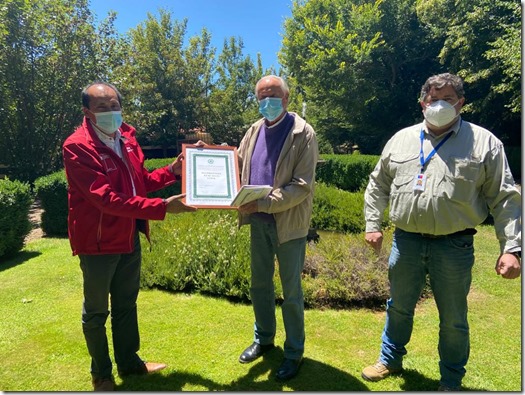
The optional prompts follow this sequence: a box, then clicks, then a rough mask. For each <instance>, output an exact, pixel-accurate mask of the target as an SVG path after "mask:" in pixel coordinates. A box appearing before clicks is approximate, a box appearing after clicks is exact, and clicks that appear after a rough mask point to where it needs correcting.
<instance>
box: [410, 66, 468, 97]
mask: <svg viewBox="0 0 525 395" xmlns="http://www.w3.org/2000/svg"><path fill="white" fill-rule="evenodd" d="M447 85H449V86H451V87H452V88H453V89H454V91H455V92H456V95H458V97H459V98H460V99H461V98H462V97H463V96H464V95H465V90H464V89H463V80H462V79H461V77H458V76H457V75H454V74H450V73H443V74H437V75H433V76H432V77H429V78H428V79H427V80H426V82H425V83H424V84H423V86H422V87H421V95H420V96H419V99H420V100H421V101H425V99H426V97H427V95H428V93H429V92H430V89H431V88H433V87H434V88H436V89H441V88H443V87H444V86H447Z"/></svg>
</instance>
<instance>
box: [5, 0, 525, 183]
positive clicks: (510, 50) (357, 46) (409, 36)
mask: <svg viewBox="0 0 525 395" xmlns="http://www.w3.org/2000/svg"><path fill="white" fill-rule="evenodd" d="M116 17H117V15H116V14H115V13H114V12H110V13H109V14H108V15H107V17H106V19H104V20H103V21H102V22H101V23H100V24H98V25H96V24H95V23H94V18H93V16H92V14H91V11H90V10H89V3H88V0H2V4H1V6H0V163H1V164H5V165H8V166H9V167H10V168H11V172H10V176H11V177H12V178H18V179H20V180H24V181H32V180H34V179H36V178H37V177H39V176H41V175H45V174H48V173H51V172H53V171H55V170H56V169H58V168H60V167H61V165H62V164H61V144H62V142H63V141H64V139H65V138H66V137H67V135H69V134H70V133H71V132H72V131H73V130H74V128H75V126H76V125H78V123H79V122H80V120H81V115H82V113H81V111H80V92H81V89H82V88H83V87H84V86H85V85H87V84H88V83H90V82H93V81H94V80H97V79H103V80H107V81H109V82H112V83H114V84H115V85H116V86H117V87H118V88H119V89H120V90H121V92H122V93H123V95H124V103H123V104H124V106H123V112H124V118H125V120H126V121H128V122H129V123H131V124H133V125H134V126H136V127H137V130H138V137H139V141H140V142H141V143H147V144H149V143H151V144H154V145H162V146H173V145H176V144H177V142H178V140H179V139H180V138H184V135H185V134H186V133H187V132H191V131H193V130H195V129H197V130H201V131H207V132H209V133H210V134H211V135H212V137H213V140H214V141H215V142H216V143H222V142H226V143H228V144H230V145H237V144H238V143H239V141H240V139H241V138H242V135H243V134H244V132H245V130H246V129H247V127H248V126H249V125H250V124H251V123H252V122H253V121H254V120H256V119H257V118H259V117H260V115H259V114H258V111H257V100H256V99H255V97H254V92H253V90H254V85H255V83H256V81H257V80H258V79H259V78H260V77H261V76H262V75H264V74H268V73H273V74H277V73H276V72H275V70H273V69H271V70H263V68H262V60H261V58H260V55H259V56H258V58H257V59H251V58H250V57H249V56H245V55H244V54H243V50H244V44H243V40H242V37H235V36H231V37H227V38H225V39H224V45H223V47H222V48H220V52H219V51H218V50H217V48H214V47H213V46H212V45H211V42H212V37H211V34H210V33H209V31H208V30H207V29H206V28H204V29H202V31H201V32H200V34H198V35H195V36H193V37H189V38H187V37H186V34H187V31H186V26H187V20H186V19H184V20H182V21H178V20H175V19H174V18H173V17H172V14H171V13H170V12H167V11H164V10H162V9H160V10H159V12H158V15H152V14H148V15H147V18H146V19H145V20H144V21H143V22H141V23H140V24H138V25H137V26H136V27H135V28H133V29H131V30H130V31H129V32H128V33H127V34H125V35H120V34H117V33H116V32H115V29H114V27H113V24H114V21H115V19H116ZM520 45H521V6H520V4H519V3H517V2H511V1H508V0H471V1H461V0H295V1H294V3H293V8H292V15H291V17H290V18H288V19H287V20H286V21H285V23H284V33H283V41H282V46H281V51H280V53H279V60H280V63H281V65H282V67H283V68H282V69H281V70H280V72H279V74H280V75H282V76H283V77H285V78H286V79H287V81H288V83H289V85H290V88H291V96H290V104H289V110H291V111H295V112H298V113H299V114H301V115H303V116H305V117H306V118H307V120H308V121H309V122H310V123H311V124H312V125H313V126H314V128H315V130H316V131H317V133H318V139H319V144H320V147H321V149H322V152H324V153H331V152H347V151H348V150H350V147H352V146H354V145H355V144H357V145H358V146H359V150H360V151H361V152H362V153H365V154H367V153H368V154H378V153H379V152H380V151H381V148H382V147H383V145H384V143H385V142H386V140H387V139H388V138H389V137H390V136H391V135H393V134H394V133H395V132H396V131H397V130H399V129H400V128H402V127H404V126H407V125H410V124H413V123H415V122H418V121H420V120H421V119H422V116H421V109H420V107H419V105H418V103H417V101H418V95H419V90H420V88H421V85H422V84H423V83H424V81H425V80H426V78H428V77H429V76H430V75H432V74H437V73H441V72H445V71H449V72H452V73H457V74H459V75H460V76H462V77H463V78H464V80H465V82H466V97H467V105H466V106H465V108H464V112H465V118H466V119H468V120H469V121H472V122H475V123H477V124H480V125H481V126H484V127H486V128H488V129H490V130H492V131H493V132H494V133H495V134H496V135H497V136H498V137H500V138H501V139H502V140H503V141H504V143H506V144H507V145H509V144H512V145H516V146H519V145H520V143H521V133H520V132H521V51H520V48H521V47H520Z"/></svg>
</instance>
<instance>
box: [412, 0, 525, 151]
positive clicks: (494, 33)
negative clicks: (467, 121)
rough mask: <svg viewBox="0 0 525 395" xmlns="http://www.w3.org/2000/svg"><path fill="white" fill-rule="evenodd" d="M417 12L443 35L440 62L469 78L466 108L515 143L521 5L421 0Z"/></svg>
mask: <svg viewBox="0 0 525 395" xmlns="http://www.w3.org/2000/svg"><path fill="white" fill-rule="evenodd" d="M417 12H418V15H419V18H420V20H421V22H422V23H423V24H425V25H426V26H428V27H429V28H430V31H431V34H432V35H434V36H435V37H444V38H445V40H444V43H443V46H442V48H441V49H440V52H439V53H438V54H437V57H438V58H439V60H440V62H441V63H442V64H443V65H444V66H445V67H446V68H447V69H449V70H451V71H453V72H455V73H457V74H458V75H460V76H461V77H462V78H463V79H464V80H465V82H466V83H467V89H466V97H467V104H466V105H465V107H464V111H465V112H466V113H468V114H469V116H470V117H471V118H472V119H473V120H474V121H476V122H477V123H479V124H481V125H482V126H485V127H487V128H489V129H492V130H494V131H495V133H496V134H497V135H498V136H499V137H500V138H502V139H503V140H504V142H508V143H511V144H514V145H520V141H521V133H520V130H521V103H520V102H521V48H520V44H521V5H520V4H519V3H518V2H513V1H506V0H471V1H457V0H424V1H423V0H418V5H417Z"/></svg>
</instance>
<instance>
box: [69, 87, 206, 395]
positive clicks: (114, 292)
mask: <svg viewBox="0 0 525 395" xmlns="http://www.w3.org/2000/svg"><path fill="white" fill-rule="evenodd" d="M121 105H122V97H121V95H120V93H119V91H118V90H117V89H116V88H115V87H114V86H113V85H111V84H108V83H106V82H95V83H93V84H90V85H88V86H87V87H86V88H84V90H83V91H82V107H83V108H82V111H83V112H84V120H83V122H82V125H81V126H80V127H79V128H78V129H77V130H76V131H75V132H74V133H73V134H71V135H70V136H69V137H68V138H67V139H66V141H65V142H64V145H63V156H64V166H65V169H66V175H67V180H68V184H69V188H68V205H69V215H68V233H69V240H70V244H71V248H72V250H73V255H78V256H79V258H80V267H81V269H82V273H83V278H84V285H83V287H84V302H83V309H82V329H83V332H84V337H85V339H86V343H87V348H88V351H89V354H90V355H91V375H92V383H93V387H94V389H95V391H111V390H113V389H114V387H115V382H114V379H113V375H112V369H113V368H112V362H111V359H110V356H109V347H108V339H107V335H106V327H105V324H106V320H107V317H108V315H109V309H108V308H109V304H108V298H109V295H111V329H112V335H113V336H112V337H113V350H114V356H115V362H116V364H117V370H118V373H119V375H120V376H121V377H124V376H127V375H131V374H148V373H151V372H155V371H158V370H161V369H164V368H165V367H166V365H165V364H161V363H153V362H144V361H143V360H142V359H141V358H140V357H139V356H138V355H137V352H138V350H139V344H140V338H139V330H138V321H137V303H136V302H137V296H138V292H139V285H140V266H141V247H140V239H139V231H140V232H143V233H144V234H145V235H146V237H147V239H148V240H149V226H148V220H163V219H164V217H165V215H166V213H180V212H186V211H195V210H196V208H195V207H191V206H187V205H185V204H184V203H183V202H182V201H181V199H182V198H183V197H184V195H177V196H171V197H169V198H167V199H161V198H147V197H146V194H147V193H148V192H152V191H156V190H159V189H161V188H164V187H166V186H168V185H171V184H173V183H174V182H175V181H176V180H178V179H180V174H181V168H182V163H181V160H182V157H181V156H179V157H178V158H177V159H176V160H175V161H174V162H173V163H171V164H170V165H169V166H166V167H164V168H160V169H156V170H154V171H152V172H148V171H147V170H146V169H145V168H144V155H143V153H142V150H141V148H140V146H139V145H138V143H137V140H136V139H135V133H136V132H135V129H134V128H133V127H132V126H130V125H128V124H126V123H123V122H122V113H121Z"/></svg>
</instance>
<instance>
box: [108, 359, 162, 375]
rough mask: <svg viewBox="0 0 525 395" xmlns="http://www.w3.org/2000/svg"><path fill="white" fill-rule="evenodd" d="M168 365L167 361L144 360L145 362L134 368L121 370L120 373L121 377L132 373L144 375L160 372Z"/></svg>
mask: <svg viewBox="0 0 525 395" xmlns="http://www.w3.org/2000/svg"><path fill="white" fill-rule="evenodd" d="M165 367H166V364H165V363H157V362H144V364H142V365H140V366H138V367H136V368H135V369H132V370H119V371H118V375H119V376H120V377H126V376H131V375H138V376H140V375H144V374H149V373H154V372H158V371H159V370H162V369H164V368H165Z"/></svg>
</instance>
